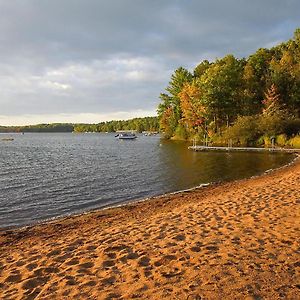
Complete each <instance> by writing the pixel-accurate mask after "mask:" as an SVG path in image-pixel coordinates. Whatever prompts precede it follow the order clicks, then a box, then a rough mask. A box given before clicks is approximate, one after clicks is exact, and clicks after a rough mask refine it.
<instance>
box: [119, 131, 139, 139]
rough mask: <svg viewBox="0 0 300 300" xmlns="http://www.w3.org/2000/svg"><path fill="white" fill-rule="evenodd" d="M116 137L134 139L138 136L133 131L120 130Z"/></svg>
mask: <svg viewBox="0 0 300 300" xmlns="http://www.w3.org/2000/svg"><path fill="white" fill-rule="evenodd" d="M115 137H116V138H117V139H119V140H134V139H136V138H137V136H136V135H135V134H134V133H132V132H119V133H118V134H117V135H116V136H115Z"/></svg>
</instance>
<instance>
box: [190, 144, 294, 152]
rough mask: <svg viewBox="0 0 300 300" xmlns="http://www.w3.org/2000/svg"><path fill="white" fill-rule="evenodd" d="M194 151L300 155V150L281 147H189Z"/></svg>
mask: <svg viewBox="0 0 300 300" xmlns="http://www.w3.org/2000/svg"><path fill="white" fill-rule="evenodd" d="M188 149H189V150H192V151H227V152H230V151H244V152H286V153H300V149H291V148H290V149H287V148H280V147H272V148H256V147H212V146H196V145H193V146H189V147H188Z"/></svg>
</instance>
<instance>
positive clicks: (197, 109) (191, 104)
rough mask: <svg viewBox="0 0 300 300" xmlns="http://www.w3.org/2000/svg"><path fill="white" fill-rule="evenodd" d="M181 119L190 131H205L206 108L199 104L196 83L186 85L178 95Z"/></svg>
mask: <svg viewBox="0 0 300 300" xmlns="http://www.w3.org/2000/svg"><path fill="white" fill-rule="evenodd" d="M179 98H180V107H181V110H182V119H181V121H180V122H182V123H185V124H186V126H187V128H188V129H189V130H190V131H194V130H199V128H200V129H202V131H206V126H205V125H206V108H205V106H204V105H203V103H202V102H201V90H200V88H199V86H198V85H197V82H196V81H193V82H192V83H186V84H185V85H184V87H183V88H182V91H181V92H180V93H179Z"/></svg>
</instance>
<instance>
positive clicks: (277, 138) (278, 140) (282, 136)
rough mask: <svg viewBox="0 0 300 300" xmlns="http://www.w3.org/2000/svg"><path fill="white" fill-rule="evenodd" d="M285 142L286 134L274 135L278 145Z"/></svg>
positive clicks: (282, 144)
mask: <svg viewBox="0 0 300 300" xmlns="http://www.w3.org/2000/svg"><path fill="white" fill-rule="evenodd" d="M286 143H287V136H286V135H285V134H280V135H278V136H277V137H276V144H277V145H279V146H281V147H282V146H285V145H286Z"/></svg>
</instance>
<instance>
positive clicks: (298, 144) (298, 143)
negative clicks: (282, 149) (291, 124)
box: [288, 135, 300, 149]
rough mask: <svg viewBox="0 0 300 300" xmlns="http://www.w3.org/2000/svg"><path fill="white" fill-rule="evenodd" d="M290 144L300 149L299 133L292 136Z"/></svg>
mask: <svg viewBox="0 0 300 300" xmlns="http://www.w3.org/2000/svg"><path fill="white" fill-rule="evenodd" d="M288 144H289V145H291V146H292V147H293V148H299V149H300V135H297V136H295V137H293V138H291V139H290V140H289V141H288Z"/></svg>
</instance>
